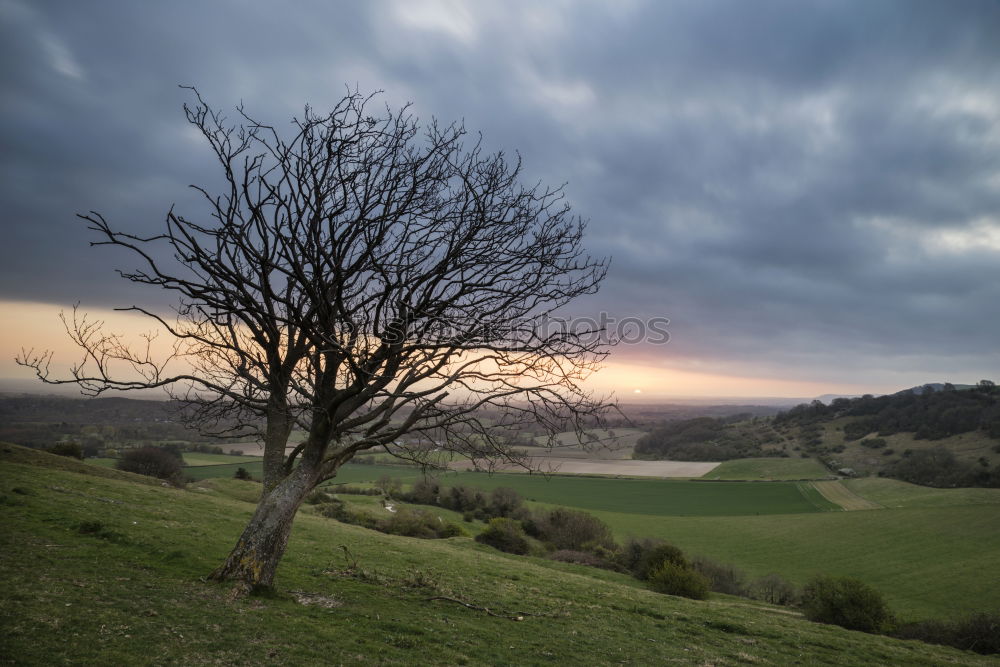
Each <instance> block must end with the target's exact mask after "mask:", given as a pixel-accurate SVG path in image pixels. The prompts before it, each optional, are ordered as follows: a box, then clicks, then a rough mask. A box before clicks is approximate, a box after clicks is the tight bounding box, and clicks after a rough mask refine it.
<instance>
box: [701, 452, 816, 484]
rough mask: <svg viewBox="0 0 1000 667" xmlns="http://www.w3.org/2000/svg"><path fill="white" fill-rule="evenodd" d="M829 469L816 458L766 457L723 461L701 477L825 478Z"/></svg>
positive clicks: (757, 478)
mask: <svg viewBox="0 0 1000 667" xmlns="http://www.w3.org/2000/svg"><path fill="white" fill-rule="evenodd" d="M830 476H831V475H830V471H829V470H827V469H826V467H824V466H823V464H822V463H820V462H819V461H817V460H816V459H813V458H809V459H803V458H779V457H767V458H758V459H735V460H733V461H723V462H722V463H721V464H719V466H718V467H717V468H715V469H714V470H712V471H711V472H709V473H706V474H705V475H703V479H745V480H796V479H826V478H829V477H830Z"/></svg>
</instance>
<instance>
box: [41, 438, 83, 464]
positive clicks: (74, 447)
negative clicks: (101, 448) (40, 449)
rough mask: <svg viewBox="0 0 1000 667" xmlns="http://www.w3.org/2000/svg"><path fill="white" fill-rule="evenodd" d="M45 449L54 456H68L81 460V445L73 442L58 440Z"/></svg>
mask: <svg viewBox="0 0 1000 667" xmlns="http://www.w3.org/2000/svg"><path fill="white" fill-rule="evenodd" d="M46 451H47V452H48V453H49V454H55V455H56V456H68V457H70V458H74V459H80V460H81V461H82V460H83V447H81V446H80V445H78V444H77V443H75V442H60V443H59V444H56V445H52V446H51V447H49V448H48V449H47V450H46Z"/></svg>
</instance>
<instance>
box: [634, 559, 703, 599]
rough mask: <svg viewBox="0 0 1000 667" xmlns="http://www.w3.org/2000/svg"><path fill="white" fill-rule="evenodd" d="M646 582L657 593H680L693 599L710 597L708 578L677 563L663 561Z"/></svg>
mask: <svg viewBox="0 0 1000 667" xmlns="http://www.w3.org/2000/svg"><path fill="white" fill-rule="evenodd" d="M646 583H647V584H648V585H649V587H650V588H651V589H652V590H654V591H656V592H657V593H666V594H667V595H679V596H681V597H685V598H691V599H693V600H704V599H705V598H707V597H708V579H707V578H706V577H705V576H704V575H703V574H701V573H700V572H695V571H694V570H692V569H691V568H690V567H685V566H683V565H678V564H677V563H671V562H663V563H662V564H661V565H660V566H659V567H657V568H656V569H655V570H653V571H652V572H651V573H650V574H649V577H648V579H647V581H646Z"/></svg>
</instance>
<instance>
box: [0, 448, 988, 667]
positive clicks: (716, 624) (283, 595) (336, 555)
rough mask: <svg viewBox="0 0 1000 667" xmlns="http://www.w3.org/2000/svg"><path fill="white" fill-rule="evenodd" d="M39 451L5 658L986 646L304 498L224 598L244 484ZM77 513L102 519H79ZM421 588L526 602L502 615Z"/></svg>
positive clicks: (26, 468)
mask: <svg viewBox="0 0 1000 667" xmlns="http://www.w3.org/2000/svg"><path fill="white" fill-rule="evenodd" d="M44 456H45V455H35V458H36V459H37V460H38V462H37V463H36V464H35V465H27V464H24V463H19V462H16V460H13V459H14V455H13V454H11V449H4V450H2V451H0V458H2V459H3V460H2V461H0V463H2V464H0V497H2V498H3V499H4V518H5V530H4V531H2V532H0V563H2V565H3V567H0V590H2V591H3V593H0V625H2V626H3V627H4V636H3V639H2V642H3V643H2V646H3V655H4V657H5V658H6V659H9V660H11V661H16V662H18V663H19V664H259V663H261V662H263V661H265V660H266V661H267V662H269V663H272V664H372V663H393V664H414V663H417V662H419V663H421V664H427V665H456V664H500V663H502V664H511V665H515V664H516V665H521V664H543V663H570V662H572V663H575V664H617V663H622V662H627V663H629V664H675V663H676V664H718V665H723V664H728V665H732V664H792V663H795V662H802V661H806V662H808V663H811V664H828V665H832V664H872V663H878V664H891V665H927V666H931V665H941V664H958V665H986V664H991V662H992V660H991V658H989V657H984V656H977V655H975V654H972V653H963V652H960V651H956V650H954V649H948V648H944V647H939V646H931V645H925V644H921V643H918V642H903V641H898V640H894V639H891V638H887V637H880V636H873V635H866V634H863V633H858V632H850V631H847V630H844V629H842V628H838V627H834V626H826V625H819V624H815V623H809V622H807V621H804V620H803V619H802V618H801V617H800V616H799V615H798V614H796V613H795V612H793V611H790V610H788V609H783V608H775V607H771V606H769V605H766V604H764V603H760V602H748V601H743V600H739V599H736V598H730V597H726V596H713V597H712V599H710V600H708V601H705V602H698V601H692V600H685V599H682V598H676V597H672V596H665V595H658V594H655V593H652V592H650V591H647V590H644V589H642V588H641V586H640V585H639V584H638V582H636V581H635V580H633V579H630V578H629V577H626V576H624V575H620V574H616V573H613V572H607V571H603V570H595V569H592V568H586V567H582V566H576V565H570V564H567V563H555V562H552V561H548V560H545V559H540V558H519V557H515V556H509V555H506V554H502V553H500V552H497V551H494V550H492V549H490V548H488V547H485V546H482V545H479V544H476V543H475V542H473V541H472V540H471V538H469V537H455V538H451V539H448V540H414V539H409V538H403V537H397V536H392V535H383V534H381V533H377V532H374V531H370V530H365V529H363V528H359V527H356V526H349V525H344V524H340V523H338V522H336V521H332V520H329V519H324V518H321V517H319V516H316V515H314V514H310V513H309V512H304V513H301V514H300V516H299V517H298V518H297V519H296V523H295V529H294V530H293V531H292V536H291V540H290V542H289V548H288V552H287V555H286V557H285V560H284V561H283V563H282V565H281V567H280V568H279V571H278V577H277V582H276V584H277V590H276V592H275V593H273V594H271V595H267V596H261V597H252V598H248V599H236V600H234V599H233V598H232V597H231V596H230V594H229V589H228V587H226V586H219V585H215V584H212V583H206V582H204V581H203V580H201V579H200V578H201V577H203V576H204V575H205V574H207V573H208V572H210V571H211V569H212V568H213V567H215V565H217V564H218V563H219V562H220V561H221V559H222V558H223V557H224V556H225V554H226V553H227V552H228V550H229V548H230V547H231V546H232V543H233V541H234V540H235V539H236V536H237V535H238V534H239V532H240V530H241V529H242V527H243V525H244V523H245V521H246V520H247V518H248V517H249V515H250V513H251V511H252V506H251V505H249V504H248V503H246V502H243V501H241V500H236V499H233V498H230V497H228V496H227V495H226V494H224V493H222V492H221V490H224V491H226V492H229V491H231V490H232V489H234V488H236V487H237V485H245V488H247V489H250V488H252V487H253V486H255V485H252V484H249V483H238V482H235V481H233V480H225V481H221V480H220V481H219V482H212V483H207V484H206V487H205V488H206V491H199V490H197V489H194V490H192V491H182V490H177V489H170V488H162V487H160V486H159V485H149V484H147V483H146V480H144V479H142V478H139V477H137V476H130V475H127V474H126V473H118V472H117V471H109V470H106V469H100V468H96V467H92V466H84V465H82V464H78V463H76V462H74V461H69V460H65V461H54V460H53V459H54V458H55V457H49V458H48V459H45V458H44ZM8 459H11V460H8ZM49 464H51V465H53V466H56V467H48V466H49ZM74 464H75V465H74ZM40 465H44V466H45V467H39V466H40ZM74 469H75V470H76V471H74ZM77 471H82V472H85V473H87V474H80V472H77ZM107 475H112V477H111V478H108V477H107ZM133 480H134V481H133ZM216 487H218V489H220V491H214V490H213V489H214V488H216ZM85 522H86V523H92V522H98V525H99V526H101V527H102V531H105V532H103V533H101V534H84V533H82V532H81V531H80V530H79V528H80V526H81V524H84V523H85ZM340 545H349V548H350V553H351V557H352V558H353V559H354V560H355V562H356V563H357V564H358V569H355V570H352V569H351V568H350V567H349V566H348V563H347V561H346V560H345V558H344V555H343V553H342V550H341V549H340ZM433 596H449V597H452V598H457V599H461V600H464V601H468V602H470V603H472V604H478V605H489V607H490V609H493V610H496V611H498V612H500V613H508V614H509V613H514V612H517V613H524V612H526V613H524V615H523V619H524V620H523V621H521V622H520V623H518V624H517V625H512V624H511V621H508V620H506V619H504V618H495V617H490V616H487V615H486V614H484V613H481V612H480V611H477V610H472V609H468V608H464V607H462V606H460V605H456V604H449V603H447V602H444V601H433V600H431V598H432V597H433ZM67 628H71V629H72V630H71V631H60V630H65V629H67ZM223 628H224V629H225V631H221V630H222V629H223ZM263 656H266V658H264V657H263Z"/></svg>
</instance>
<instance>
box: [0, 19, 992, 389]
mask: <svg viewBox="0 0 1000 667" xmlns="http://www.w3.org/2000/svg"><path fill="white" fill-rule="evenodd" d="M0 21H2V25H3V39H2V40H0V63H2V64H0V76H2V85H3V90H4V95H3V100H2V103H0V122H2V128H0V138H2V139H0V140H2V149H3V156H2V158H0V169H2V172H0V173H2V181H0V195H2V197H3V201H4V202H5V205H6V206H5V214H4V223H3V224H4V228H5V232H6V235H7V237H8V239H9V242H8V243H7V244H5V245H4V246H3V247H2V249H0V278H2V283H0V287H2V289H3V296H4V297H5V298H10V299H31V300H40V301H48V302H53V303H59V304H65V303H69V302H72V301H75V300H77V299H83V300H84V301H85V302H87V303H89V304H92V305H112V304H120V303H122V302H123V301H128V302H131V300H133V299H134V298H135V297H134V293H131V292H129V291H128V290H126V289H125V288H124V287H123V286H121V285H120V284H119V283H118V282H117V281H116V280H115V278H114V275H113V273H111V271H110V270H109V269H108V268H107V267H108V266H114V265H115V262H116V260H117V259H118V258H117V257H114V256H112V255H111V254H110V253H108V252H100V251H96V250H88V249H87V247H86V243H87V240H88V236H87V234H86V233H85V232H84V230H83V229H82V228H81V226H80V225H79V223H77V222H75V221H74V220H73V216H72V214H73V213H74V212H76V211H78V210H86V209H90V208H95V209H99V210H101V211H102V212H104V213H106V214H107V215H108V216H109V217H110V218H111V219H113V220H115V221H116V222H120V223H121V224H128V225H130V226H131V225H134V226H136V227H137V228H140V229H146V230H152V229H155V228H156V225H157V224H159V222H160V221H162V218H163V214H164V213H165V211H166V209H167V207H169V205H170V204H171V203H173V202H177V203H178V206H179V207H182V208H184V207H187V209H188V210H191V207H194V206H195V202H194V200H193V198H192V197H191V196H190V194H188V193H186V191H185V189H184V187H185V186H186V185H187V184H188V183H202V184H203V183H212V179H213V177H214V173H213V170H212V166H211V162H210V158H209V156H208V154H207V152H206V150H205V147H204V146H202V145H200V144H199V143H198V142H197V140H196V138H195V137H193V136H192V135H191V133H190V132H189V131H188V129H187V128H186V126H185V124H184V122H183V117H182V115H181V113H180V109H179V106H180V104H181V103H182V102H183V101H185V100H186V99H187V97H186V96H185V94H184V93H183V91H180V90H178V89H177V88H176V87H175V85H176V84H179V83H190V84H197V85H198V86H199V87H200V88H201V90H202V91H203V93H205V95H206V96H207V97H208V99H209V100H210V101H213V102H214V103H215V104H217V105H218V106H222V107H227V106H228V107H231V106H232V105H234V104H236V103H237V102H239V101H240V100H242V101H243V102H244V103H245V104H246V106H247V108H248V109H249V110H250V111H251V112H253V113H254V114H255V115H257V116H260V117H262V118H265V119H267V120H269V121H272V122H275V123H279V124H280V123H281V122H283V121H285V120H287V119H289V118H290V117H291V116H292V115H293V114H295V113H297V112H299V111H300V110H301V107H302V105H303V104H304V103H306V102H309V103H311V104H313V105H315V106H316V107H318V108H322V107H324V106H326V105H329V104H330V103H332V102H333V101H335V100H336V99H337V98H338V97H339V96H340V95H341V94H342V92H343V90H344V87H343V86H344V84H345V83H347V84H350V85H354V84H357V85H359V86H360V87H361V88H362V90H370V89H375V88H382V89H384V90H385V91H386V98H387V99H388V100H389V101H390V102H392V103H393V104H398V103H400V102H403V101H407V100H412V101H413V102H414V103H415V111H416V112H417V113H418V114H419V115H421V116H422V117H425V118H426V117H428V116H431V115H436V116H438V117H440V118H442V119H444V120H452V119H456V118H462V119H464V120H465V122H466V124H467V126H468V127H469V128H470V129H472V130H483V131H484V133H485V135H486V142H487V144H488V145H489V146H491V147H495V148H503V149H504V150H507V151H508V152H510V151H513V150H514V149H517V150H519V151H520V153H521V154H522V155H523V157H524V159H525V168H526V175H527V176H528V177H530V178H532V179H534V178H540V179H542V180H544V181H545V182H549V183H560V182H563V181H568V182H569V185H568V188H567V195H568V196H569V198H570V199H571V201H572V202H573V204H574V206H575V208H576V210H577V211H579V212H580V213H581V214H583V215H585V216H587V217H588V218H590V219H591V225H590V230H589V231H590V234H589V239H588V243H589V246H590V247H591V249H592V251H593V252H594V254H597V255H612V256H613V258H614V259H613V266H612V273H611V277H610V278H609V280H608V281H607V282H606V284H605V286H604V287H603V289H602V291H601V292H600V294H599V295H597V296H595V297H593V298H591V299H589V300H588V301H587V302H586V303H585V304H581V305H580V306H578V308H577V311H578V312H579V313H581V314H591V313H594V312H596V311H600V310H605V311H609V312H611V313H613V314H615V315H617V316H618V317H624V316H640V317H653V316H666V317H669V318H670V319H671V320H672V322H673V324H672V326H671V331H672V334H673V339H672V342H671V344H670V345H667V346H665V347H649V346H629V347H626V348H621V349H620V350H618V351H616V353H615V356H616V358H619V359H623V360H628V359H633V360H640V361H644V362H648V363H657V364H663V365H667V366H676V367H690V368H699V369H701V370H706V371H711V372H720V373H726V372H734V373H736V372H747V373H761V374H765V375H766V374H771V375H778V376H794V377H798V378H802V379H827V380H830V381H834V380H842V381H844V380H847V379H849V378H850V379H855V380H857V379H859V377H861V378H864V379H861V381H868V382H873V383H878V382H891V381H893V380H892V378H895V377H902V375H905V374H906V373H918V374H919V373H944V374H946V375H947V376H948V378H947V379H951V378H953V377H955V376H960V377H959V379H962V378H965V379H968V378H969V375H968V374H972V375H978V374H982V375H984V376H989V375H990V373H993V374H997V371H998V370H1000V356H998V353H997V351H996V349H997V344H996V343H997V339H996V334H995V332H996V331H997V330H998V325H1000V308H998V307H997V304H998V303H1000V261H998V260H1000V213H998V212H1000V40H997V39H996V35H997V34H1000V5H997V4H995V3H990V2H983V3H974V2H963V3H940V2H927V3H923V2H909V1H907V2H879V3H867V2H857V3H845V2H811V3H802V2H753V3H749V2H703V1H698V2H672V3H667V2H620V3H619V2H616V3H596V2H593V3H583V2H572V3H562V2H552V3H537V2H525V3H478V2H476V3H473V2H469V3H460V2H441V3H430V2H428V3H423V2H400V3H389V2H375V3H348V2H344V3H328V2H312V3H306V2H302V3H295V4H291V5H289V6H288V7H287V8H282V9H281V10H277V9H274V8H272V7H271V6H270V5H269V4H268V3H263V2H260V3H256V2H253V3H251V2H235V1H233V2H228V3H133V2H119V3H102V4H101V5H99V6H98V5H91V4H85V3H71V2H66V3H47V4H40V3H31V4H28V3H18V2H11V1H9V0H8V1H6V2H0ZM195 210H196V209H195ZM24 276H31V277H32V278H31V279H30V280H25V279H24ZM859 374H861V375H860V376H859ZM942 377H943V376H942ZM928 379H937V378H928Z"/></svg>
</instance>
